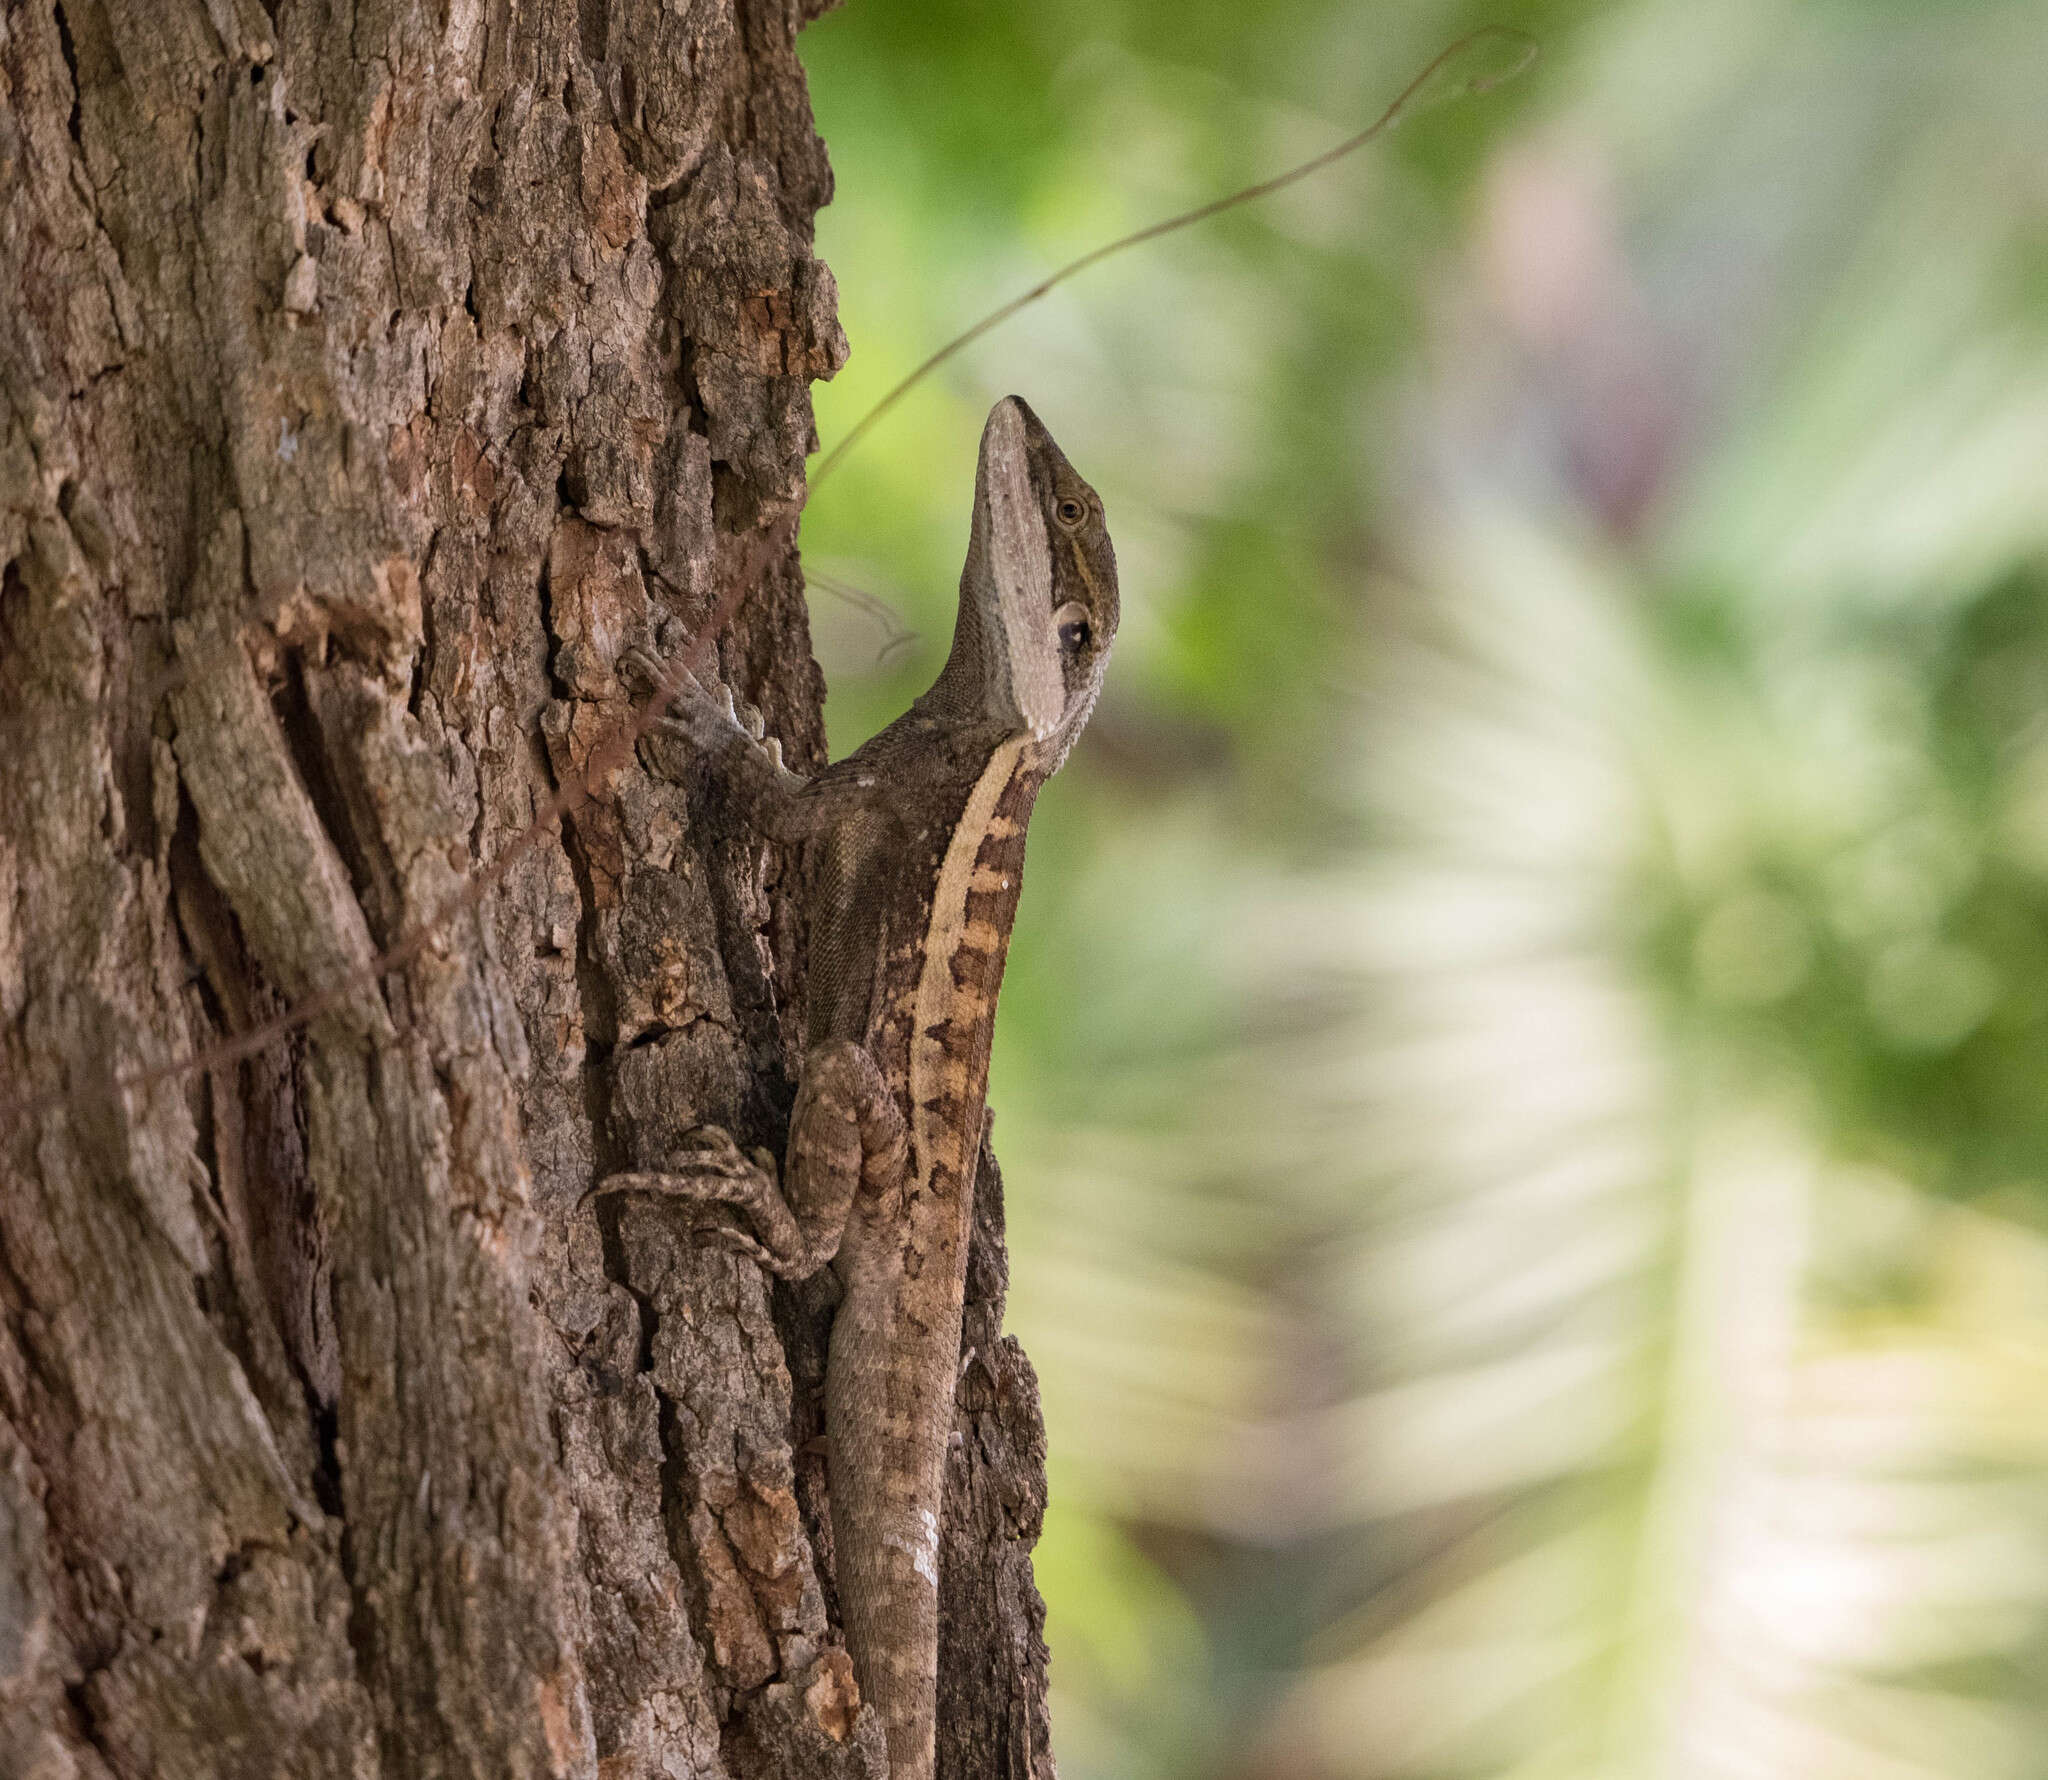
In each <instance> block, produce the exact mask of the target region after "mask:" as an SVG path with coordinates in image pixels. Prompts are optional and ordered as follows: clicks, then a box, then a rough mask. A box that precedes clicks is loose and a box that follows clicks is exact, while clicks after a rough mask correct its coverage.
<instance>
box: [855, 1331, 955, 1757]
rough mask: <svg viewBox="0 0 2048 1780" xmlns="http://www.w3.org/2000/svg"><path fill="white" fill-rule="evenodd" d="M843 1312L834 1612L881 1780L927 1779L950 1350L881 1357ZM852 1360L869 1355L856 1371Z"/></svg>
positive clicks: (882, 1351) (934, 1704) (934, 1705)
mask: <svg viewBox="0 0 2048 1780" xmlns="http://www.w3.org/2000/svg"><path fill="white" fill-rule="evenodd" d="M852 1308H853V1306H852V1304H851V1303H848V1304H844V1305H842V1306H841V1307H840V1314H839V1319H838V1321H837V1322H836V1323H835V1325H834V1327H833V1331H832V1366H833V1368H834V1372H835V1374H836V1377H837V1383H838V1388H835V1389H834V1390H833V1391H832V1392H831V1393H830V1397H829V1401H828V1403H827V1406H826V1427H827V1431H828V1432H829V1434H830V1435H831V1442H832V1446H831V1467H830V1468H831V1480H832V1531H833V1540H832V1544H833V1550H834V1557H835V1561H836V1564H837V1571H838V1581H839V1604H840V1614H841V1617H842V1619H843V1620H844V1622H845V1626H846V1642H847V1648H848V1651H849V1653H850V1654H851V1655H852V1657H853V1666H854V1673H855V1674H856V1676H857V1677H858V1678H859V1681H860V1687H861V1693H862V1694H863V1696H864V1697H865V1698H867V1699H868V1700H869V1701H870V1702H872V1703H873V1705H874V1707H875V1709H876V1710H877V1711H878V1712H879V1713H880V1714H881V1716H882V1724H883V1728H884V1730H885V1732H886V1733H887V1736H888V1741H889V1780H932V1771H933V1765H934V1746H935V1738H936V1731H937V1722H938V1663H939V1508H940V1504H941V1501H942V1499H943V1492H944V1488H945V1468H946V1437H947V1434H948V1433H949V1432H950V1430H951V1428H952V1422H953V1417H952V1385H953V1373H954V1362H953V1358H952V1355H953V1352H954V1350H956V1349H957V1348H958V1345H959V1341H958V1336H957V1333H956V1335H955V1337H954V1340H953V1342H952V1344H951V1346H950V1347H945V1348H943V1349H941V1348H940V1346H939V1344H937V1343H932V1344H931V1348H932V1351H931V1352H929V1353H928V1354H927V1353H919V1352H917V1351H916V1350H915V1348H913V1349H912V1351H910V1352H907V1353H906V1352H904V1351H903V1350H902V1349H901V1348H900V1347H899V1348H898V1349H897V1351H896V1352H895V1353H894V1354H891V1353H890V1352H889V1350H888V1348H887V1346H885V1345H881V1344H876V1343H873V1342H872V1341H862V1340H860V1339H859V1338H858V1337H857V1336H855V1332H854V1331H853V1330H850V1329H848V1328H847V1327H846V1324H847V1323H848V1321H849V1320H854V1319H849V1317H848V1315H847V1312H848V1311H849V1310H851V1309H852ZM918 1345H919V1346H922V1345H925V1344H922V1343H920V1344H918ZM878 1348H879V1352H878ZM863 1353H865V1354H867V1355H872V1356H876V1357H874V1358H870V1359H867V1360H866V1361H865V1363H863V1361H862V1359H861V1357H860V1356H861V1355H862V1354H863Z"/></svg>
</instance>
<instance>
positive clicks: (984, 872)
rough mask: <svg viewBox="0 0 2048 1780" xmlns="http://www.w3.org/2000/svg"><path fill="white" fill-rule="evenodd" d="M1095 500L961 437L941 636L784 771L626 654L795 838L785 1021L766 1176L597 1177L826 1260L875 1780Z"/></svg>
mask: <svg viewBox="0 0 2048 1780" xmlns="http://www.w3.org/2000/svg"><path fill="white" fill-rule="evenodd" d="M1118 615H1119V613H1118V601H1117V581H1116V558H1115V554H1114V552H1113V551H1112V550H1111V548H1110V541H1109V533H1108V530H1107V529H1106V527H1105V525H1104V523H1103V514H1102V503H1101V501H1100V500H1099V499H1098V498H1097V496H1096V494H1095V491H1094V490H1093V489H1092V488H1090V487H1089V486H1088V484H1087V483H1086V482H1084V481H1082V479H1081V478H1080V476H1079V475H1077V474H1076V473H1075V471H1074V469H1073V467H1072V466H1071V465H1070V464H1069V463H1068V462H1067V460H1066V458H1065V457H1064V456H1063V455H1062V454H1061V452H1060V449H1059V447H1058V446H1057V445H1055V444H1054V443H1053V440H1052V437H1051V435H1050V434H1049V433H1047V432H1046V430H1045V428H1044V427H1043V426H1042V425H1041V424H1040V423H1039V420H1038V417H1037V416H1036V415H1034V414H1033V413H1032V412H1031V410H1030V408H1029V407H1027V406H1026V405H1025V404H1024V402H1023V401H1022V400H1021V399H1019V398H1018V397H1015V396H1011V397H1008V398H1006V399H1005V400H1003V401H1001V402H998V403H997V404H996V405H995V407H994V409H993V410H991V412H990V414H989V418H988V424H987V426H986V428H985V429H984V430H983V433H982V439H981V460H980V465H979V469H978V472H977V474H976V478H975V491H974V524H973V531H972V534H971V537H970V540H969V543H968V548H967V563H966V567H965V568H964V569H963V570H962V572H961V577H960V610H959V617H958V620H957V622H956V625H955V629H954V633H953V648H952V653H951V654H950V655H949V656H948V658H947V660H946V665H945V667H944V669H943V670H942V671H941V672H940V674H939V677H938V679H937V680H936V681H934V682H933V684H932V686H931V689H930V690H929V691H927V692H926V693H925V694H924V695H923V697H921V698H919V699H918V700H917V702H916V703H915V704H913V705H912V706H911V708H910V709H909V710H908V711H907V712H905V713H904V715H903V716H901V717H899V718H898V719H897V720H896V721H895V722H894V723H892V724H890V725H889V727H888V728H887V729H885V730H883V731H882V732H881V733H880V734H879V735H877V736H876V737H875V738H874V739H873V740H872V741H870V742H868V743H867V744H866V745H865V746H864V747H862V748H860V749H859V750H858V751H857V752H856V753H854V754H852V755H850V756H849V757H848V758H847V759H845V760H843V761H840V762H838V763H837V764H836V765H834V766H831V767H828V768H827V769H826V770H825V771H824V772H822V773H820V774H818V775H817V776H816V777H815V778H813V779H810V780H808V781H806V780H804V779H801V778H799V777H798V776H797V775H796V774H794V773H791V772H789V771H787V770H786V769H785V768H784V767H783V765H782V760H781V755H780V751H779V750H778V749H776V748H775V747H774V746H773V744H769V745H768V746H765V747H764V746H763V745H762V744H761V743H759V742H757V741H756V740H755V739H754V738H753V736H752V735H751V734H750V733H749V732H748V730H747V729H746V728H745V727H744V726H742V724H741V723H740V721H739V720H738V717H737V715H736V713H735V711H734V708H733V704H732V699H731V695H730V693H726V694H725V695H724V696H723V698H722V699H720V698H714V697H713V696H712V695H711V694H710V693H708V692H707V691H706V690H705V689H704V688H703V687H701V686H700V685H699V684H698V683H697V682H696V681H695V680H693V679H691V678H689V676H687V675H686V674H684V673H683V672H682V671H681V670H679V669H676V668H674V667H669V668H662V667H660V666H659V665H658V664H656V663H654V662H653V661H652V660H651V659H650V658H647V657H645V656H641V657H640V658H639V659H638V661H637V664H636V665H637V668H638V670H639V671H640V672H642V673H645V674H647V675H649V676H650V677H652V678H654V679H655V680H656V681H657V682H658V683H659V684H661V685H663V686H666V687H668V688H670V689H671V690H672V691H673V692H674V695H675V705H676V715H675V716H673V717H671V718H669V719H667V720H665V724H664V727H666V728H668V729H670V730H671V731H672V732H674V733H677V734H680V735H681V736H682V737H683V738H684V739H686V740H687V741H688V742H689V743H691V744H692V745H693V746H694V747H695V748H696V749H697V750H699V751H700V752H701V753H702V754H703V755H704V756H706V757H707V759H708V761H709V763H710V764H711V766H712V767H713V769H714V770H717V771H719V772H720V773H721V774H722V775H723V776H724V777H725V779H726V781H727V784H728V786H729V788H730V789H731V790H732V791H733V792H735V793H736V794H737V800H738V803H739V806H740V808H741V809H742V810H744V811H746V812H748V813H749V814H750V815H751V817H752V819H753V820H755V821H756V822H757V823H758V824H759V825H760V826H761V828H762V829H763V830H764V831H765V832H767V833H769V834H770V835H772V836H774V837H775V838H776V839H778V840H782V841H788V842H795V841H804V842H807V843H808V844H809V845H810V846H811V848H812V849H813V857H812V884H813V889H812V895H811V902H810V909H809V946H810V1008H809V1032H808V1035H807V1046H806V1052H805V1059H804V1063H803V1068H802V1079H801V1082H800V1083H799V1086H798V1091H797V1098H796V1105H795V1109H794V1111H793V1113H792V1115H791V1120H790V1133H789V1144H788V1149H787V1152H786V1155H785V1159H784V1166H783V1170H782V1179H781V1182H780V1183H779V1184H778V1182H777V1180H776V1179H775V1176H774V1173H773V1171H772V1169H771V1168H768V1167H764V1166H763V1165H762V1163H761V1162H760V1161H759V1160H756V1159H753V1158H750V1157H749V1156H747V1155H746V1154H745V1153H743V1152H742V1151H741V1150H740V1148H739V1146H738V1145H737V1144H736V1143H735V1142H734V1141H733V1139H732V1137H731V1136H730V1135H729V1134H728V1133H726V1132H724V1131H721V1130H715V1129H705V1130H703V1131H700V1132H699V1133H698V1134H697V1146H698V1147H696V1148H695V1149H693V1150H691V1151H689V1152H687V1153H685V1154H684V1155H682V1156H679V1157H672V1158H669V1159H668V1165H667V1166H665V1167H662V1168H659V1169H656V1170H650V1171H642V1172H633V1173H625V1174H615V1175H612V1176H610V1177H608V1178H607V1179H606V1180H605V1181H603V1182H602V1183H601V1184H600V1186H599V1187H598V1189H597V1190H598V1191H599V1192H601V1193H610V1192H620V1191H632V1190H642V1191H656V1192H664V1193H672V1194H676V1195H679V1196H682V1197H685V1198H691V1199H700V1200H721V1201H725V1202H727V1203H730V1204H733V1205H735V1206H738V1207H739V1208H741V1209H742V1210H743V1211H744V1212H745V1213H746V1214H747V1216H748V1218H749V1220H750V1221H751V1223H752V1224H753V1227H754V1230H755V1232H756V1236H757V1238H758V1240H756V1239H755V1238H749V1237H746V1236H744V1235H741V1234H740V1233H738V1232H727V1233H726V1234H727V1236H728V1237H729V1239H731V1240H733V1241H735V1242H736V1243H737V1244H738V1245H739V1246H741V1247H744V1248H745V1249H747V1251H748V1252H750V1253H752V1254H754V1255H755V1256H756V1257H757V1258H758V1259H759V1260H760V1261H761V1262H762V1264H763V1265H764V1266H767V1267H769V1268H771V1269H772V1270H773V1271H775V1272H776V1273H778V1274H781V1275H784V1276H787V1277H798V1278H800V1277H802V1276H804V1275H806V1274H809V1273H812V1272H815V1271H816V1270H817V1269H818V1268H820V1267H823V1266H824V1265H826V1264H827V1263H828V1262H829V1263H831V1264H832V1266H833V1267H834V1269H835V1271H836V1272H837V1274H838V1276H839V1280H840V1282H841V1285H842V1287H843V1297H842V1299H841V1301H840V1304H839V1308H838V1311H837V1313H836V1315H835V1317H834V1321H833V1325H832V1339H831V1348H830V1355H829V1359H828V1361H827V1366H826V1381H825V1419H826V1431H827V1435H828V1438H829V1441H830V1448H831V1453H830V1461H829V1475H830V1479H831V1493H832V1529H833V1545H834V1548H835V1551H836V1554H837V1563H838V1582H839V1596H840V1601H841V1606H842V1613H843V1617H844V1620H845V1626H846V1639H847V1644H848V1647H849V1649H850V1651H851V1654H852V1657H853V1663H854V1671H855V1674H856V1676H857V1677H858V1679H859V1682H860V1686H861V1691H862V1693H863V1695H864V1696H865V1697H866V1698H867V1699H869V1700H871V1701H872V1702H873V1703H874V1705H875V1706H876V1708H877V1710H878V1711H879V1712H880V1713H881V1716H882V1721H883V1724H884V1727H885V1729H886V1732H887V1737H888V1745H889V1771H890V1776H891V1780H931V1775H932V1767H933V1746H934V1735H935V1728H936V1726H935V1714H936V1690H937V1667H938V1600H939V1576H938V1554H939V1513H940V1508H941V1505H942V1494H943V1490H944V1483H945V1469H946V1452H947V1445H948V1441H949V1438H950V1436H951V1433H952V1428H953V1397H954V1387H955V1382H956V1378H957V1375H958V1372H959V1366H960V1318H961V1299H962V1291H963V1286H964V1281H965V1271H966V1265H967V1238H968V1231H969V1227H970V1223H971V1219H972V1210H973V1201H974V1175H975V1161H976V1157H977V1155H978V1154H979V1151H980V1147H981V1135H982V1124H983V1120H984V1116H985V1103H984V1096H985V1094H986V1092H987V1086H988V1061H989V1045H990V1040H991V1037H992V1035H993V1032H994V1026H995V1014H996V995H997V992H998V990H999V989H1000V988H1001V985H1002V978H1003V964H1004V960H1005V958H1006V956H1007V954H1008V950H1009V943H1010V924H1011V921H1012V919H1013V918H1014V916H1015V914H1016V910H1017V897H1018V893H1019V890H1020V888H1021V887H1022V883H1023V875H1024V837H1025V828H1026V825H1027V823H1028V822H1029V821H1030V817H1031V808H1032V804H1033V801H1034V800H1035V799H1036V797H1037V795H1038V788H1039V787H1040V786H1041V785H1042V784H1043V783H1044V782H1045V781H1046V779H1047V778H1049V777H1050V776H1051V775H1052V774H1053V773H1054V772H1055V771H1056V770H1057V769H1058V768H1059V765H1060V763H1061V762H1062V761H1063V760H1064V759H1065V758H1066V755H1067V751H1068V750H1069V749H1070V748H1071V747H1072V746H1073V744H1074V741H1075V738H1076V737H1077V736H1078V735H1079V734H1080V732H1081V727H1082V725H1083V724H1085V723H1086V722H1087V720H1088V716H1089V713H1090V712H1091V711H1092V710H1093V709H1094V708H1095V700H1096V695H1097V694H1098V692H1099V691H1100V690H1101V686H1102V675H1103V669H1104V667H1105V666H1106V665H1107V663H1108V659H1109V649H1110V644H1111V642H1112V641H1113V640H1114V638H1115V636H1116V629H1117V620H1118Z"/></svg>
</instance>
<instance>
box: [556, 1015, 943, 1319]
mask: <svg viewBox="0 0 2048 1780" xmlns="http://www.w3.org/2000/svg"><path fill="white" fill-rule="evenodd" d="M688 1141H689V1144H690V1147H689V1148H688V1149H687V1150H684V1151H683V1152H681V1153H680V1154H679V1155H672V1156H670V1157H668V1158H667V1159H666V1161H667V1166H665V1167H662V1168H658V1169H632V1170H628V1171H626V1172H624V1173H620V1174H613V1175H608V1176H607V1177H606V1178H605V1179H604V1180H602V1181H600V1182H598V1184H597V1186H596V1187H594V1188H593V1189H592V1190H591V1193H590V1195H589V1197H591V1198H596V1197H598V1196H599V1195H601V1194H608V1193H661V1194H665V1195H667V1196H668V1197H671V1198H676V1199H690V1200H695V1201H697V1202H699V1203H701V1204H723V1205H730V1206H732V1207H734V1208H735V1209H736V1210H738V1211H739V1212H741V1213H742V1214H744V1216H745V1217H746V1219H747V1222H748V1223H749V1224H751V1225H752V1227H753V1231H754V1234H753V1235H752V1236H749V1235H747V1234H745V1233H744V1232H742V1231H738V1230H734V1229H731V1228H728V1227H723V1226H721V1227H718V1228H717V1229H716V1230H715V1231H714V1232H707V1234H714V1235H715V1237H716V1239H717V1240H719V1241H722V1242H725V1243H727V1244H729V1245H730V1246H732V1247H734V1248H737V1249H740V1250H741V1251H742V1252H744V1253H746V1254H750V1255H752V1256H754V1258H755V1259H756V1260H758V1261H759V1262H760V1263H761V1265H762V1266H764V1267H766V1268H768V1269H769V1271H771V1272H773V1273H775V1274H778V1275H780V1276H781V1277H783V1278H786V1279H802V1278H804V1277H805V1276H807V1275H809V1274H812V1273H815V1272H817V1270H818V1269H819V1268H820V1267H822V1266H824V1265H825V1263H826V1262H827V1261H829V1260H831V1259H832V1257H833V1256H834V1255H835V1254H836V1253H837V1252H838V1250H839V1245H840V1240H841V1238H842V1237H843V1236H844V1234H845V1232H846V1225H847V1218H848V1214H849V1213H850V1212H851V1211H852V1209H853V1206H854V1203H855V1198H856V1195H857V1194H858V1195H860V1196H861V1201H862V1205H863V1217H864V1221H873V1220H876V1219H880V1220H884V1221H885V1220H886V1219H887V1218H888V1217H889V1216H891V1215H892V1214H893V1213H894V1211H895V1209H896V1206H897V1204H898V1202H899V1201H900V1198H901V1190H902V1180H903V1174H904V1168H905V1159H906V1155H907V1150H906V1144H905V1139H904V1134H903V1118H902V1115H901V1113H900V1111H899V1110H898V1108H897V1105H896V1102H895V1100H894V1098H893V1097H892V1096H891V1095H890V1093H889V1090H888V1088H887V1086H886V1085H885V1084H884V1083H883V1081H882V1074H881V1071H880V1070H879V1069H878V1068H877V1067H876V1066H875V1060H874V1058H872V1057H871V1056H869V1055H868V1053H867V1052H866V1051H865V1050H864V1049H863V1048H862V1047H861V1046H859V1045H857V1044H854V1043H852V1042H851V1041H848V1040H844V1039H841V1040H836V1041H833V1042H831V1043H828V1044H823V1045H819V1046H817V1047H816V1048H815V1049H813V1050H812V1051H811V1052H810V1054H809V1055H808V1056H807V1057H806V1058H805V1060H804V1068H803V1080H802V1082H801V1084H800V1085H799V1086H798V1089H797V1096H796V1107H795V1110H794V1112H793V1113H792V1114H791V1116H790V1125H789V1153H788V1160H787V1163H786V1165H785V1167H784V1170H783V1180H782V1181H781V1182H779V1183H778V1181H777V1180H776V1175H775V1160H774V1158H773V1157H772V1156H770V1155H769V1154H768V1153H767V1151H765V1150H756V1151H754V1152H753V1153H752V1154H749V1153H748V1152H746V1151H744V1150H742V1149H741V1148H740V1146H739V1145H738V1144H737V1143H736V1142H735V1141H734V1140H733V1137H732V1134H731V1133H730V1132H729V1131H725V1130H723V1129H721V1128H720V1127H718V1126H716V1125H702V1126H699V1127H698V1128H697V1129H696V1130H695V1131H693V1132H692V1133H691V1134H690V1137H689V1140H688ZM862 1189H865V1192H863V1191H862Z"/></svg>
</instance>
